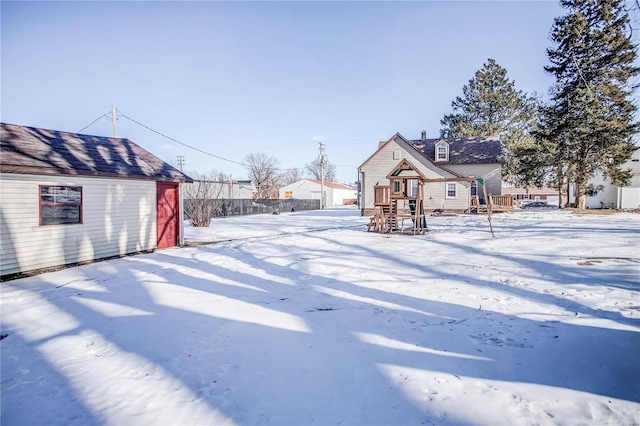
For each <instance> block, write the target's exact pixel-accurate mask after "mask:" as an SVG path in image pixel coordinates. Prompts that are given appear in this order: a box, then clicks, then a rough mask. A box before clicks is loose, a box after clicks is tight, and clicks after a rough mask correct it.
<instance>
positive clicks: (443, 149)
mask: <svg viewBox="0 0 640 426" xmlns="http://www.w3.org/2000/svg"><path fill="white" fill-rule="evenodd" d="M440 154H442V157H441V156H440ZM435 158H436V161H449V146H448V145H445V144H441V145H436V152H435Z"/></svg>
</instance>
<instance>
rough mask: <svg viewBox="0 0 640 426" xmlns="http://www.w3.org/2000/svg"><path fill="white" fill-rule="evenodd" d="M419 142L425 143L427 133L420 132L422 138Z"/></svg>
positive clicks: (424, 131)
mask: <svg viewBox="0 0 640 426" xmlns="http://www.w3.org/2000/svg"><path fill="white" fill-rule="evenodd" d="M420 140H421V141H422V142H426V141H427V131H426V130H423V131H422V137H421V138H420Z"/></svg>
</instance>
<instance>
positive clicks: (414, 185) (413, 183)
mask: <svg viewBox="0 0 640 426" xmlns="http://www.w3.org/2000/svg"><path fill="white" fill-rule="evenodd" d="M407 186H408V188H407V192H408V193H409V196H410V197H413V198H418V192H419V191H420V186H419V185H418V179H409V180H408V181H407Z"/></svg>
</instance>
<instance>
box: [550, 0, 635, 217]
mask: <svg viewBox="0 0 640 426" xmlns="http://www.w3.org/2000/svg"><path fill="white" fill-rule="evenodd" d="M560 4H561V5H562V7H564V8H566V9H567V10H568V13H567V15H565V16H562V17H559V18H556V19H555V21H554V24H553V27H552V30H551V40H552V41H553V42H555V44H556V46H555V47H553V48H549V49H547V55H548V57H549V62H550V63H551V64H550V65H548V66H546V67H545V70H546V71H547V72H549V73H551V74H553V76H554V77H555V79H556V81H555V84H554V86H553V87H552V88H551V105H550V106H549V108H548V109H546V113H545V116H544V117H543V121H542V133H541V134H542V136H543V137H544V139H546V140H547V141H549V142H551V143H552V144H553V149H552V154H553V155H552V161H551V162H550V163H549V164H548V165H549V166H552V167H553V168H554V169H555V170H557V174H558V175H559V176H557V181H558V185H561V184H562V180H563V179H567V180H568V182H571V183H573V184H574V185H575V194H576V206H577V207H578V208H584V207H585V192H586V191H587V184H588V182H589V180H590V179H591V178H592V177H593V176H594V175H595V173H596V172H598V171H600V172H602V173H603V174H604V175H605V176H607V177H608V178H609V179H611V182H612V183H614V184H618V185H625V184H628V183H629V180H630V178H631V174H630V171H629V170H623V169H622V168H621V165H622V164H623V163H624V162H626V161H627V160H629V159H630V158H631V155H632V153H633V151H634V150H635V149H636V147H635V145H634V144H633V142H632V138H633V136H634V135H635V134H636V133H637V131H638V125H637V123H635V122H634V115H635V112H636V106H635V105H634V103H633V102H632V100H631V95H632V90H633V88H632V83H633V80H634V77H635V76H636V75H637V74H638V71H639V69H638V67H637V66H636V65H635V60H636V58H637V53H636V47H635V46H634V45H633V43H632V42H631V40H630V37H629V34H628V31H629V28H630V27H629V16H628V13H627V12H626V11H625V7H624V6H625V4H624V2H623V0H561V2H560Z"/></svg>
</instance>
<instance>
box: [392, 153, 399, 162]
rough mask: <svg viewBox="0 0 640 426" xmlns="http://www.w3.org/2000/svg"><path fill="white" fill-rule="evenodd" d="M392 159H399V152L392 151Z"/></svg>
mask: <svg viewBox="0 0 640 426" xmlns="http://www.w3.org/2000/svg"><path fill="white" fill-rule="evenodd" d="M393 159H394V160H399V159H400V151H393Z"/></svg>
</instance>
